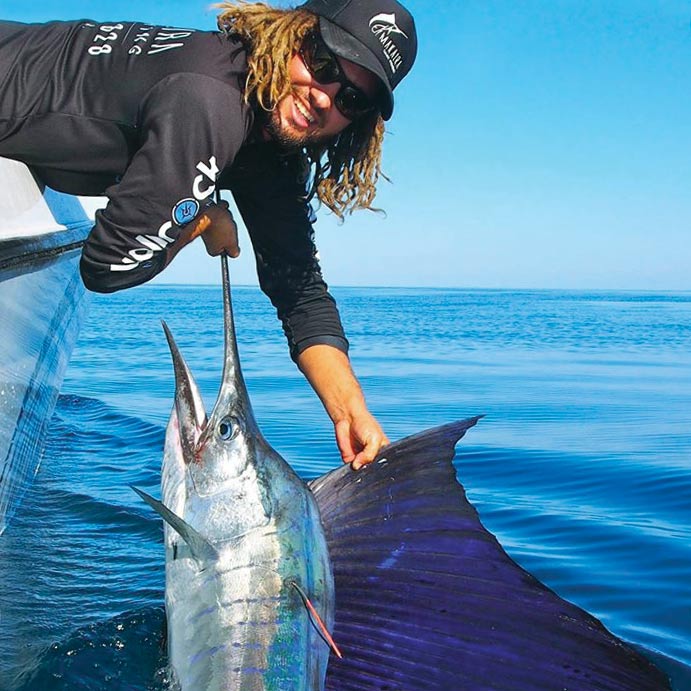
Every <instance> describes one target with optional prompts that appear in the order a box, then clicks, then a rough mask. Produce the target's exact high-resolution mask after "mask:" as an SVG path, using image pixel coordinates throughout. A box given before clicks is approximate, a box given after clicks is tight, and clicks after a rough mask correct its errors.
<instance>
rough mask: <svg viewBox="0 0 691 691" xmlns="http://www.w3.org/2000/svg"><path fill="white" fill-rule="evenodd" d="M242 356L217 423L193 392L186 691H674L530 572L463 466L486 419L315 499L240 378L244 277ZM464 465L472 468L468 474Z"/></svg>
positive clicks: (416, 444) (180, 618)
mask: <svg viewBox="0 0 691 691" xmlns="http://www.w3.org/2000/svg"><path fill="white" fill-rule="evenodd" d="M222 278H223V300H224V325H225V351H224V366H223V377H222V382H221V387H220V392H219V395H218V398H217V400H216V403H215V405H214V407H213V410H212V412H211V414H210V415H208V416H207V415H206V413H205V410H204V406H203V403H202V399H201V395H200V393H199V390H198V388H197V385H196V384H195V382H194V378H193V377H192V374H191V372H190V370H189V368H188V367H187V365H186V363H185V361H184V359H183V358H182V356H181V354H180V352H179V351H178V349H177V347H176V345H175V342H174V340H173V337H172V335H171V334H170V332H169V330H168V329H167V327H165V325H164V327H165V330H166V335H167V337H168V342H169V345H170V349H171V353H172V357H173V365H174V370H175V378H176V393H175V405H174V407H173V411H172V414H171V417H170V422H169V424H168V428H167V433H166V442H165V451H164V460H163V468H162V481H161V488H162V500H161V501H159V500H157V499H154V498H153V497H151V496H149V495H148V494H146V493H145V492H143V491H141V490H139V489H136V491H137V492H138V493H139V494H140V496H142V497H143V498H144V499H145V501H147V502H148V503H149V504H150V505H151V506H152V507H153V508H154V509H155V510H156V511H157V512H158V513H159V514H160V515H161V517H162V518H163V520H164V522H165V530H164V542H165V551H166V592H165V600H166V617H167V623H168V626H167V630H168V656H169V662H170V666H171V669H172V675H173V677H174V679H175V681H176V683H177V685H178V686H179V687H180V688H181V689H182V691H202V690H203V691H213V690H228V691H230V690H231V689H232V690H233V691H322V690H324V689H326V690H328V691H374V690H378V691H456V690H459V691H460V690H463V691H487V690H489V689H497V690H500V689H501V690H505V691H537V690H542V689H545V690H554V691H563V690H568V691H663V690H664V689H669V688H670V686H669V681H668V679H667V677H666V676H665V674H664V673H663V672H662V671H660V670H659V669H658V668H657V667H656V666H655V665H654V664H653V663H652V662H651V661H649V660H648V659H647V658H646V657H645V656H643V655H642V654H640V653H639V652H638V651H636V650H635V649H633V648H632V647H631V646H629V645H627V644H626V643H624V642H623V641H622V640H620V639H619V638H617V637H616V636H615V635H613V634H612V633H610V632H609V631H608V630H607V629H606V628H605V627H604V626H603V625H602V623H601V622H599V621H598V620H597V619H596V618H594V617H593V616H591V615H589V614H588V613H586V612H585V611H583V610H582V609H580V608H579V607H577V606H575V605H573V604H571V603H569V602H567V601H565V600H564V599H562V598H561V597H559V596H558V595H557V594H556V593H555V592H553V591H552V590H550V589H549V588H547V587H546V586H545V585H543V584H542V583H540V582H539V581H538V580H537V579H535V578H534V577H533V576H531V575H530V574H529V573H528V572H526V571H525V570H524V569H522V568H521V567H520V566H519V565H518V564H516V563H515V562H514V561H513V560H512V559H511V558H510V557H509V556H508V555H507V554H506V552H505V551H504V550H503V548H502V547H501V545H500V544H499V542H498V541H497V540H496V538H495V537H494V536H493V535H492V534H491V533H489V532H488V531H487V530H486V529H485V528H484V526H483V525H482V523H481V522H480V519H479V516H478V514H477V511H476V510H475V509H474V507H473V506H472V505H471V504H470V503H469V501H468V500H467V498H466V495H465V491H464V489H463V487H462V485H461V484H460V483H459V482H458V480H457V478H456V470H455V467H454V464H453V461H454V455H455V446H456V444H457V442H458V441H459V440H460V439H461V438H462V437H463V436H464V434H465V433H466V432H467V431H468V430H469V429H470V428H471V427H473V426H474V425H475V424H476V423H477V422H478V420H479V419H480V417H481V416H476V417H471V418H468V419H464V420H459V421H457V422H452V423H450V424H446V425H442V426H440V427H436V428H434V429H431V430H427V431H424V432H421V433H419V434H416V435H413V436H411V437H407V438H405V439H402V440H400V441H398V442H395V443H393V444H390V445H389V446H387V447H385V448H383V449H382V450H381V451H380V452H379V454H378V456H377V457H376V458H375V460H374V462H373V463H371V464H370V465H367V466H365V467H364V468H362V469H361V470H359V471H357V472H356V471H353V470H352V469H351V468H350V467H349V466H342V467H340V468H338V469H336V470H333V471H331V472H329V473H327V474H326V475H324V476H322V477H320V478H317V479H315V480H313V481H311V482H309V483H305V482H304V481H303V480H302V479H301V478H299V477H298V476H297V475H296V474H295V472H294V471H293V470H292V469H291V467H290V466H289V464H288V463H287V462H286V461H285V460H284V459H283V458H281V456H280V455H279V454H278V453H277V452H276V451H275V450H273V449H272V448H271V446H270V445H269V443H268V442H267V441H266V440H265V439H264V437H263V436H262V434H261V431H260V429H259V426H258V424H257V422H256V420H255V418H254V414H253V412H252V407H251V404H250V400H249V396H248V393H247V388H246V386H245V383H244V381H243V377H242V373H241V370H240V360H239V357H238V350H237V343H236V337H235V327H234V322H233V314H232V307H231V295H230V279H229V274H228V265H227V259H226V258H225V257H223V258H222ZM461 465H462V458H461Z"/></svg>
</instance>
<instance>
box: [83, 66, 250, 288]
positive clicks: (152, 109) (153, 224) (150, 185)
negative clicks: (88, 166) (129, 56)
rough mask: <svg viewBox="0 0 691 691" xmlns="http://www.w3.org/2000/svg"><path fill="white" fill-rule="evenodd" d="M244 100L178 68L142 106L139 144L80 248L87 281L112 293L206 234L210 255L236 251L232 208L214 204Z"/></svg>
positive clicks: (236, 144) (240, 130) (238, 132)
mask: <svg viewBox="0 0 691 691" xmlns="http://www.w3.org/2000/svg"><path fill="white" fill-rule="evenodd" d="M246 120H247V117H246V113H245V111H244V106H243V104H242V102H241V98H240V97H239V95H237V94H236V93H235V92H234V91H232V90H230V89H220V88H219V87H218V83H217V81H216V80H214V79H211V78H208V77H203V76H199V75H191V74H176V75H173V76H171V77H168V78H166V79H164V80H162V81H161V82H159V83H158V84H157V85H156V86H155V87H154V88H153V89H152V90H151V91H150V93H149V94H148V96H147V99H146V100H145V102H144V103H143V105H142V112H141V120H140V130H141V136H140V147H139V148H138V149H137V151H136V152H135V154H134V155H133V157H132V159H131V161H130V163H129V165H128V167H127V170H126V171H125V174H124V175H123V177H122V180H121V181H120V182H119V183H118V184H117V185H114V186H112V187H110V188H109V189H108V190H107V191H106V192H107V194H108V197H109V201H108V204H107V206H106V207H105V209H102V210H99V211H97V212H96V218H95V225H94V227H93V229H92V230H91V233H90V234H89V237H88V239H87V241H86V243H85V245H84V249H83V251H82V258H81V262H80V269H81V274H82V278H83V280H84V284H85V285H86V287H87V288H89V289H90V290H93V291H97V292H103V293H109V292H113V291H116V290H121V289H123V288H128V287H130V286H134V285H139V284H141V283H144V282H145V281H148V280H150V279H151V278H153V277H154V276H155V275H156V274H158V273H159V272H160V271H162V270H163V269H164V268H165V267H166V266H167V265H168V264H169V263H170V262H171V260H172V259H173V257H174V256H175V255H176V254H177V253H178V252H179V251H180V250H181V249H182V248H183V247H185V246H186V245H187V244H189V243H190V242H191V241H192V240H194V238H196V237H197V236H199V235H201V234H202V233H203V238H204V242H205V243H206V244H207V249H208V250H209V252H210V253H211V254H219V253H220V252H222V251H227V252H228V253H229V254H230V255H231V256H234V255H236V254H237V241H233V240H232V238H230V239H229V236H230V235H232V234H233V232H234V226H232V219H231V218H230V215H229V214H228V211H227V206H223V205H214V204H213V199H214V192H215V188H216V178H217V175H218V173H219V172H220V169H222V168H223V167H224V166H226V165H227V164H228V163H229V162H230V161H232V160H233V158H234V156H235V154H236V153H237V151H238V149H239V148H240V147H241V145H242V141H243V139H244V136H245V132H246V128H247V122H246Z"/></svg>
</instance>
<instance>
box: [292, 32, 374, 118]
mask: <svg viewBox="0 0 691 691" xmlns="http://www.w3.org/2000/svg"><path fill="white" fill-rule="evenodd" d="M300 57H301V58H302V61H303V62H304V63H305V67H307V69H308V70H309V72H310V74H311V75H312V76H313V77H314V78H315V79H316V80H317V81H318V82H319V83H320V84H335V83H338V84H340V85H341V88H340V89H339V90H338V93H337V94H336V96H335V97H334V105H335V106H336V108H338V111H339V112H340V113H341V115H343V117H345V118H348V120H356V119H357V118H361V117H362V116H363V115H367V114H368V113H371V112H373V111H374V110H376V108H377V105H376V103H374V102H373V101H372V99H370V97H369V96H368V95H367V94H366V93H365V92H364V91H363V90H362V89H361V88H360V87H358V86H355V84H353V83H352V82H351V81H349V80H348V78H347V77H346V76H345V74H344V73H343V70H342V69H341V66H340V65H339V64H338V59H337V58H336V56H335V55H334V54H333V53H332V52H331V51H330V50H329V48H328V47H327V45H326V43H324V41H323V39H322V37H321V36H320V35H319V34H318V33H316V32H312V33H311V34H308V35H307V36H306V37H305V39H304V41H303V42H302V46H301V48H300Z"/></svg>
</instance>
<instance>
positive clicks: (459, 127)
mask: <svg viewBox="0 0 691 691" xmlns="http://www.w3.org/2000/svg"><path fill="white" fill-rule="evenodd" d="M276 4H279V5H281V6H286V5H287V3H285V2H279V3H276ZM407 6H408V7H409V8H410V10H411V11H412V12H413V14H414V16H415V19H416V23H417V27H418V34H419V42H420V50H419V55H418V62H417V63H416V66H415V68H414V70H413V72H412V73H411V75H410V76H409V77H408V78H407V79H406V80H405V81H404V82H403V83H402V85H401V86H400V87H399V89H398V90H397V91H396V96H397V103H396V112H395V113H394V118H393V119H392V121H391V122H390V125H389V135H388V138H387V141H386V146H385V152H384V170H385V172H386V173H387V174H388V175H389V176H390V177H391V178H392V181H393V183H392V184H387V183H382V185H381V188H380V192H379V195H378V203H379V205H380V206H382V207H383V208H384V209H385V210H386V212H387V215H386V217H385V218H382V217H381V216H378V215H374V214H371V213H368V212H358V213H356V214H354V215H353V216H352V217H350V218H348V219H347V220H346V222H345V224H343V225H339V224H338V223H337V222H336V221H335V219H334V218H333V217H330V214H328V213H327V211H326V210H321V211H320V213H319V221H318V223H317V242H318V245H319V248H320V254H321V258H322V264H323V268H324V274H325V277H326V279H327V281H328V282H329V283H331V284H333V285H407V286H459V287H516V288H521V287H529V288H621V289H670V290H689V289H691V242H689V239H688V236H689V233H690V231H691V194H690V192H691V92H690V91H689V74H691V28H690V25H689V21H690V20H691V2H689V1H688V0H684V1H682V0H658V1H652V2H651V1H650V0H540V1H538V0H521V2H515V0H436V1H435V2H431V1H430V0H408V2H407ZM1 14H2V15H3V18H6V19H17V20H24V21H43V20H49V19H70V18H82V17H89V18H93V19H97V20H110V19H116V20H120V19H134V20H137V19H141V20H142V21H149V22H156V23H161V24H168V25H173V26H194V27H198V28H201V29H212V28H213V27H214V25H215V22H214V17H215V11H214V10H210V9H209V5H208V4H204V3H202V2H198V1H197V0H185V1H184V2H181V1H179V0H172V1H171V0H167V1H166V2H151V1H150V0H142V1H141V2H137V3H134V2H124V1H123V2H117V1H115V0H99V2H93V1H92V2H88V1H87V0H72V1H70V0H61V1H60V2H58V1H57V0H44V1H43V2H42V3H40V4H38V3H36V4H32V3H27V2H26V1H25V0H22V1H21V2H19V1H17V0H3V11H2V13H1ZM242 240H243V256H242V257H241V259H239V260H237V261H236V262H235V268H234V272H233V273H234V280H235V281H236V282H237V283H247V284H252V283H256V277H255V275H254V264H253V258H252V252H251V249H250V246H249V240H248V239H247V238H246V237H243V238H242ZM196 245H197V243H195V246H192V247H190V248H187V249H186V250H185V251H184V252H183V253H182V254H180V255H179V256H178V258H177V259H176V260H175V262H174V264H173V265H171V267H169V268H168V269H167V270H166V272H164V274H162V275H161V276H160V277H159V279H157V280H158V281H159V282H177V283H204V282H209V281H211V282H216V278H215V277H216V275H217V271H216V266H215V262H212V261H211V260H210V259H209V258H207V257H206V256H205V255H204V251H203V247H202V246H201V243H198V245H199V246H196Z"/></svg>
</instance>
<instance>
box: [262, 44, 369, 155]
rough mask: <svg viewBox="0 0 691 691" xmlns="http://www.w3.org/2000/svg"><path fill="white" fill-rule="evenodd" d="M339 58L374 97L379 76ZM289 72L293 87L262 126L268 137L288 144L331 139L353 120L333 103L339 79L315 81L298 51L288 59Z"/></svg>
mask: <svg viewBox="0 0 691 691" xmlns="http://www.w3.org/2000/svg"><path fill="white" fill-rule="evenodd" d="M338 62H339V64H340V66H341V69H342V70H343V72H344V73H345V76H346V77H347V78H348V79H349V80H350V81H351V82H352V83H353V84H354V85H355V86H357V87H359V88H360V89H362V91H364V92H365V94H367V96H369V97H370V99H372V100H373V101H374V100H375V98H376V96H377V91H378V89H379V80H378V79H377V78H376V77H375V76H374V75H373V74H372V73H371V72H369V71H368V70H366V69H365V68H364V67H360V66H359V65H356V64H354V63H352V62H350V61H348V60H345V59H343V58H338ZM288 72H289V75H290V80H291V83H292V86H293V90H292V92H291V93H290V94H288V95H287V96H285V97H284V98H283V99H281V100H280V101H279V102H278V105H277V106H276V108H275V109H274V110H273V111H272V113H271V114H270V116H269V122H268V123H267V124H266V126H265V128H264V129H265V133H266V135H267V136H268V137H269V138H270V139H273V140H274V141H276V142H277V143H279V144H281V145H283V146H286V147H289V148H293V147H301V146H305V145H308V144H319V143H322V142H326V141H329V140H331V139H333V138H334V137H336V136H337V135H338V134H339V133H340V132H342V131H343V130H344V129H345V128H346V127H347V126H348V125H350V123H351V122H352V121H351V120H349V119H348V118H346V117H345V116H344V115H342V114H341V112H340V111H339V110H338V108H336V106H335V105H334V97H335V96H336V94H337V93H338V90H339V89H340V88H341V85H340V84H339V83H338V82H334V83H332V84H320V83H319V82H318V81H316V80H315V79H314V77H313V76H312V75H311V73H310V71H309V70H308V69H307V67H306V66H305V63H304V61H303V59H302V57H301V55H300V53H296V54H295V55H293V57H292V58H291V59H290V62H289V63H288Z"/></svg>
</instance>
